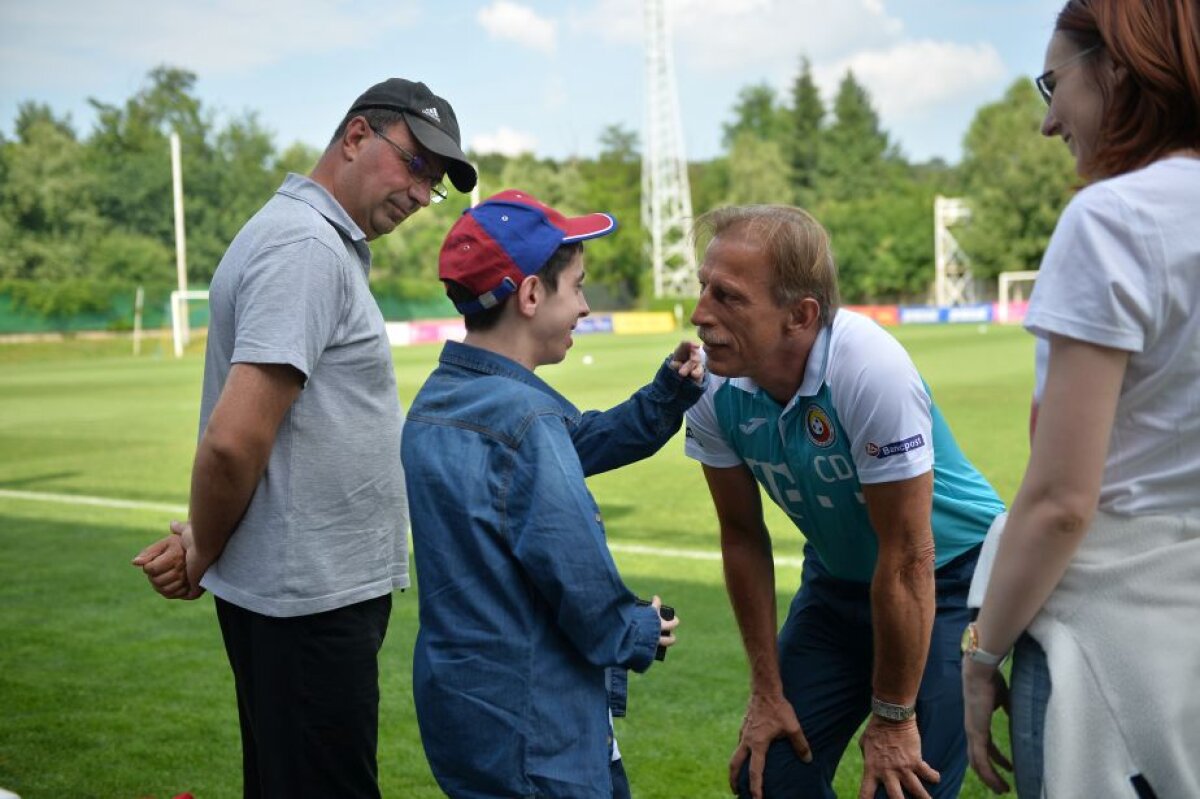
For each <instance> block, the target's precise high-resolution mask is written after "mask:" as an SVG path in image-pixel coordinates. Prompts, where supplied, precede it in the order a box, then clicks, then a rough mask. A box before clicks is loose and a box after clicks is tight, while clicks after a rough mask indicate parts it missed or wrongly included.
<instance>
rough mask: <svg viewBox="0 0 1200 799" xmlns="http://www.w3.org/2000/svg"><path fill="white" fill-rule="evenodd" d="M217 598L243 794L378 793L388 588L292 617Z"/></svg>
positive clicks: (282, 798)
mask: <svg viewBox="0 0 1200 799" xmlns="http://www.w3.org/2000/svg"><path fill="white" fill-rule="evenodd" d="M216 605H217V620H218V621H219V622H220V625H221V635H222V637H223V638H224V639H225V652H226V654H227V655H228V656H229V665H230V667H231V668H232V669H233V679H234V683H235V685H236V687H237V700H238V717H239V719H240V721H241V727H242V776H243V792H244V796H245V797H246V799H299V797H321V798H322V799H327V798H328V797H350V798H354V799H357V798H358V797H363V798H364V799H378V798H379V782H378V769H377V766H376V758H375V750H376V747H377V743H378V737H379V661H378V655H379V649H380V647H381V646H382V645H383V638H384V635H385V634H386V633H387V625H388V617H389V616H390V614H391V611H392V597H391V594H388V595H385V596H381V597H379V598H377V599H371V600H367V601H366V602H360V603H358V604H355V605H349V606H347V607H344V608H338V609H336V610H331V611H327V612H325V613H317V614H313V615H311V616H295V617H291V618H276V617H272V616H263V615H261V614H258V613H254V612H252V611H249V610H245V609H244V608H240V607H238V606H236V605H233V604H230V603H229V602H226V601H224V600H222V599H220V598H216Z"/></svg>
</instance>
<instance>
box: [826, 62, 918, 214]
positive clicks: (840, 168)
mask: <svg viewBox="0 0 1200 799" xmlns="http://www.w3.org/2000/svg"><path fill="white" fill-rule="evenodd" d="M819 151H820V155H821V157H820V160H819V162H818V180H817V181H816V183H817V186H818V189H819V194H820V195H821V196H822V197H825V198H832V199H837V200H849V199H852V198H856V197H870V196H871V195H872V194H874V193H875V192H877V191H878V190H879V187H880V185H881V183H885V182H886V178H887V173H888V172H889V168H890V166H891V164H892V163H895V162H898V161H899V160H900V159H899V156H898V155H897V154H896V152H895V151H894V149H893V148H892V147H891V146H890V145H889V143H888V135H887V133H886V132H885V131H884V130H883V128H882V127H881V126H880V123H879V115H878V114H877V113H876V112H875V109H874V108H873V107H872V105H871V97H870V95H869V94H868V92H867V90H866V89H865V88H864V87H863V86H862V85H861V84H860V83H859V82H858V81H857V80H855V78H854V73H853V72H850V71H847V72H846V76H845V77H844V78H843V79H842V82H841V84H840V85H839V87H838V92H837V96H836V97H835V98H834V101H833V109H832V120H831V121H830V124H829V125H828V127H826V128H825V130H824V131H823V133H822V136H821V141H820V145H819Z"/></svg>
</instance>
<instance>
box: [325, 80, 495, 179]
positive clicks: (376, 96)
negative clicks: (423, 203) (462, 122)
mask: <svg viewBox="0 0 1200 799" xmlns="http://www.w3.org/2000/svg"><path fill="white" fill-rule="evenodd" d="M371 108H384V109H387V110H388V111H399V112H400V113H401V114H403V116H404V121H405V122H407V123H408V129H409V130H411V131H412V134H413V136H415V137H416V139H417V141H419V142H420V143H421V146H422V147H424V148H425V149H426V150H429V152H431V153H436V154H437V155H440V156H441V157H442V158H444V159H446V175H447V176H448V177H449V178H450V182H451V183H453V184H454V188H456V189H458V190H459V191H462V192H467V191H470V190H471V189H473V188H475V181H476V180H477V179H478V176H477V175H476V174H475V167H473V166H471V162H470V161H469V160H467V156H466V155H464V154H463V151H462V137H461V135H460V134H459V131H458V117H456V116H455V115H454V109H453V108H451V107H450V103H448V102H446V101H445V100H443V99H442V98H441V97H438V96H437V95H436V94H434V93H433V92H431V91H430V90H429V87H428V86H426V85H425V84H424V83H421V82H420V81H415V82H414V81H411V80H405V79H404V78H388V79H387V80H385V81H383V82H382V83H376V84H375V85H374V86H372V87H371V88H369V89H367V90H366V91H365V92H363V93H362V95H361V96H360V97H359V98H358V99H357V100H355V101H354V105H352V106H350V111H349V113H351V114H353V113H355V112H357V111H366V110H368V109H371Z"/></svg>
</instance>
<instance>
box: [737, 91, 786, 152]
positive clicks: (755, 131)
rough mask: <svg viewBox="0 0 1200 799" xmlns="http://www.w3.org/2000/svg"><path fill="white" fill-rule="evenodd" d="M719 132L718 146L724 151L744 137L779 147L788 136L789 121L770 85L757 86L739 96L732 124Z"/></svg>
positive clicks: (741, 92) (739, 93)
mask: <svg viewBox="0 0 1200 799" xmlns="http://www.w3.org/2000/svg"><path fill="white" fill-rule="evenodd" d="M722 130H723V133H722V135H721V144H722V145H723V146H724V147H726V148H729V147H732V146H733V144H734V141H735V140H737V139H738V138H739V137H740V136H742V135H744V134H749V135H752V136H754V137H756V138H758V139H761V140H762V141H769V142H776V143H778V144H780V145H782V144H783V142H785V141H786V140H787V139H788V137H789V136H790V135H791V120H790V119H789V114H788V110H787V108H786V107H784V106H782V105H780V103H779V100H778V98H777V97H776V95H775V90H774V89H773V88H771V86H770V84H768V83H756V84H753V85H750V86H746V87H744V88H743V89H742V90H741V91H740V92H738V98H737V102H736V103H735V104H734V106H733V121H732V122H727V123H725V124H724V125H723V126H722Z"/></svg>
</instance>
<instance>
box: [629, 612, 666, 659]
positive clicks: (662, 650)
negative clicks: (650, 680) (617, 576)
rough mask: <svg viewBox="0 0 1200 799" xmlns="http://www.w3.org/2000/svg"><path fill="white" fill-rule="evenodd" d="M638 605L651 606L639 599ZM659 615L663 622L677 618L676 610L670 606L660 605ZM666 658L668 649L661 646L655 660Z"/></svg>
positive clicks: (656, 651)
mask: <svg viewBox="0 0 1200 799" xmlns="http://www.w3.org/2000/svg"><path fill="white" fill-rule="evenodd" d="M637 603H638V604H639V605H643V606H649V605H650V603H649V602H647V601H646V600H644V599H639V600H638V601H637ZM658 615H659V618H661V619H662V620H663V621H670V620H671V619H673V618H675V608H673V607H671V606H670V605H660V606H659V608H658ZM666 658H667V648H666V647H665V646H661V645H660V646H659V647H658V649H656V650H655V651H654V659H655V660H666Z"/></svg>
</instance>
